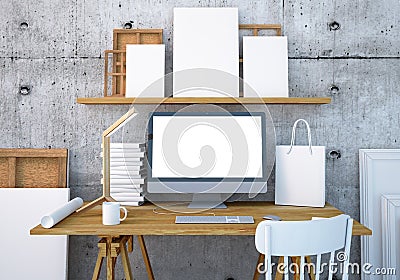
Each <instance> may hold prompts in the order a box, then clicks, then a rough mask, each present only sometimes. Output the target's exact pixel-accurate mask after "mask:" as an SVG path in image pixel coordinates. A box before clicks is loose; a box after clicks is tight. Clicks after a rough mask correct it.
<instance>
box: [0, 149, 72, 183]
mask: <svg viewBox="0 0 400 280" xmlns="http://www.w3.org/2000/svg"><path fill="white" fill-rule="evenodd" d="M67 158H68V151H67V149H0V187H1V188H65V187H67V164H68V160H67Z"/></svg>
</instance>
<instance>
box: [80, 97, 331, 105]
mask: <svg viewBox="0 0 400 280" xmlns="http://www.w3.org/2000/svg"><path fill="white" fill-rule="evenodd" d="M77 102H78V103H79V104H87V105H96V104H97V105H99V104H104V105H106V104H114V105H118V104H161V103H162V104H242V103H243V104H329V103H331V98H330V97H287V98H285V97H264V98H249V97H239V98H231V97H177V98H172V97H169V98H126V97H99V98H96V97H88V98H78V99H77Z"/></svg>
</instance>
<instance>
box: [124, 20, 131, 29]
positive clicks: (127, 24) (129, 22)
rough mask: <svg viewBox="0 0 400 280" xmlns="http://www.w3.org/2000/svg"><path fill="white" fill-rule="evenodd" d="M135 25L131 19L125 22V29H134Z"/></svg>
mask: <svg viewBox="0 0 400 280" xmlns="http://www.w3.org/2000/svg"><path fill="white" fill-rule="evenodd" d="M132 27H133V25H132V22H131V21H128V22H125V24H124V29H132Z"/></svg>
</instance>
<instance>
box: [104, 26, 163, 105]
mask: <svg viewBox="0 0 400 280" xmlns="http://www.w3.org/2000/svg"><path fill="white" fill-rule="evenodd" d="M162 43H163V30H162V29H114V30H113V49H112V50H106V51H105V52H104V97H107V96H113V97H124V96H125V90H126V85H125V84H126V45H127V44H162ZM110 60H111V61H112V63H110ZM110 66H111V67H110ZM110 68H111V72H110ZM110 78H111V95H108V83H109V79H110Z"/></svg>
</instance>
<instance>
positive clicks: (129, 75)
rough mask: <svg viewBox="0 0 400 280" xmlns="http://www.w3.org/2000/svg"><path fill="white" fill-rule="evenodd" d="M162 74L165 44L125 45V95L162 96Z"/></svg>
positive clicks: (163, 70) (163, 72)
mask: <svg viewBox="0 0 400 280" xmlns="http://www.w3.org/2000/svg"><path fill="white" fill-rule="evenodd" d="M164 75H165V45H162V44H160V45H158V44H149V45H146V44H138V45H126V93H125V96H126V97H138V96H140V97H164ZM154 82H156V83H154ZM149 86H151V87H150V88H148V87H149Z"/></svg>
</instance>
